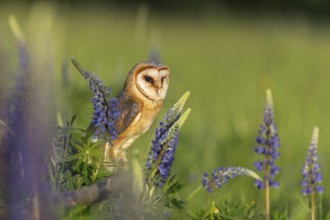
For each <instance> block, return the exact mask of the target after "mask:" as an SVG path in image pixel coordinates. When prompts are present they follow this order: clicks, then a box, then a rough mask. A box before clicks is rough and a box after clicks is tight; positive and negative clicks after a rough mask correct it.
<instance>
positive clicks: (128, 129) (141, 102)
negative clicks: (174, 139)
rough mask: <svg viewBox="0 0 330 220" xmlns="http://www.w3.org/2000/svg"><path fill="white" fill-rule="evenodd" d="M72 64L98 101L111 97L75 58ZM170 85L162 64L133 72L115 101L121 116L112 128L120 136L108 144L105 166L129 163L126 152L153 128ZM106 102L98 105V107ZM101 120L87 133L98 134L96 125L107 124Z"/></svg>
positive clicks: (138, 66)
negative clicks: (108, 163) (104, 96)
mask: <svg viewBox="0 0 330 220" xmlns="http://www.w3.org/2000/svg"><path fill="white" fill-rule="evenodd" d="M72 62H73V64H74V65H75V66H76V68H77V69H78V70H79V72H80V73H81V74H82V75H83V76H84V77H85V78H86V79H87V80H88V81H89V82H90V86H91V88H92V90H93V91H94V93H95V94H96V98H97V99H99V98H100V94H103V95H104V94H108V92H107V91H106V87H105V86H104V85H103V82H102V81H100V80H99V79H97V77H95V76H94V75H93V74H92V73H90V72H88V71H87V70H85V69H84V68H82V67H81V66H80V64H79V62H78V61H77V60H76V59H75V58H72ZM168 84H169V68H168V67H167V66H165V65H163V64H161V63H159V62H142V63H138V64H136V65H135V66H134V67H133V68H132V70H131V71H130V72H129V73H128V76H127V78H126V82H125V85H124V87H123V89H122V91H121V92H120V93H119V94H118V95H117V96H116V97H115V99H116V100H117V106H116V110H117V112H119V116H118V115H117V117H116V118H115V119H113V124H112V125H111V126H113V128H114V129H115V131H116V133H117V134H118V135H117V138H114V139H112V140H111V143H109V142H107V143H106V144H105V155H104V160H105V162H108V161H110V163H111V162H118V161H127V159H126V149H127V148H128V147H129V146H130V145H131V144H132V143H133V142H134V141H135V140H136V139H137V138H138V137H139V136H141V135H142V134H144V133H145V132H146V131H147V130H148V129H149V128H150V126H151V124H152V123H153V121H154V120H155V118H156V116H157V115H158V113H159V111H160V110H161V108H162V106H163V102H164V99H165V96H166V92H167V88H168ZM104 101H105V100H104V99H102V100H101V101H96V104H97V105H98V104H100V103H103V102H104ZM94 104H95V103H94ZM101 105H104V104H101ZM97 108H98V107H97ZM94 110H95V106H94ZM94 116H95V113H94ZM103 116H104V114H103ZM100 119H102V118H100V116H99V115H98V114H96V117H94V118H93V120H94V121H93V120H92V122H91V123H90V125H89V127H88V129H87V131H88V133H91V134H93V133H95V130H96V129H97V127H96V124H100V123H104V122H100V121H99V120H100ZM106 135H107V134H106Z"/></svg>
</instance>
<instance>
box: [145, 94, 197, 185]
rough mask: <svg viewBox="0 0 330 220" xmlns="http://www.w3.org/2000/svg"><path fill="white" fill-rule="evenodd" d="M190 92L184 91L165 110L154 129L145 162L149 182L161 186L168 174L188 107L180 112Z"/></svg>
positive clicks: (188, 111) (187, 113)
mask: <svg viewBox="0 0 330 220" xmlns="http://www.w3.org/2000/svg"><path fill="white" fill-rule="evenodd" d="M189 94H190V92H186V93H185V94H184V95H183V96H182V97H181V98H180V100H179V101H178V102H177V103H176V104H175V105H174V106H173V107H172V108H171V109H170V110H169V111H168V112H167V114H166V115H165V117H164V119H165V120H164V121H162V122H160V126H159V127H158V128H157V129H156V134H155V138H154V139H153V140H152V146H151V150H150V152H149V156H148V158H147V163H146V180H147V182H148V183H149V184H151V183H153V184H155V185H156V186H159V187H163V186H164V184H165V182H166V180H167V179H168V177H169V176H170V171H171V167H172V163H173V160H174V155H175V152H176V147H177V144H178V140H179V132H180V128H181V127H182V125H183V123H184V122H185V120H186V119H187V117H188V115H189V113H190V111H191V110H190V109H187V110H186V111H185V112H184V113H183V114H181V112H182V110H183V107H184V104H185V102H186V100H187V99H188V97H189Z"/></svg>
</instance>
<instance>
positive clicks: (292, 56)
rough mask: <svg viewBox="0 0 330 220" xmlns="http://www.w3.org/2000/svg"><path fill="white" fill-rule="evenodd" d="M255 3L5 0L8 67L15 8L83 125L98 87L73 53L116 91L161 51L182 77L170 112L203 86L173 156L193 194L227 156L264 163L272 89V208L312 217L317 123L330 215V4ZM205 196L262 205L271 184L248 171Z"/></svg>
mask: <svg viewBox="0 0 330 220" xmlns="http://www.w3.org/2000/svg"><path fill="white" fill-rule="evenodd" d="M132 2H133V3H132ZM253 2H254V3H253V4H252V5H250V6H245V7H243V6H244V5H243V6H242V7H240V1H236V3H237V4H233V5H230V4H226V2H225V1H222V2H221V3H223V4H220V3H218V2H216V1H210V2H209V4H208V5H204V4H202V3H201V1H194V4H192V3H191V4H190V3H187V2H185V1H182V2H181V3H182V4H181V6H180V7H177V8H176V7H175V5H173V6H172V7H170V5H167V4H166V3H165V2H164V1H158V2H156V3H157V4H156V3H153V2H151V1H150V2H149V3H148V2H145V3H140V2H138V1H131V2H130V1H125V3H124V4H118V3H117V4H110V3H105V2H98V3H97V4H96V3H95V4H90V3H88V2H82V3H81V4H80V3H79V2H78V1H70V2H64V1H63V2H61V3H54V2H53V3H49V2H27V1H20V2H16V3H11V4H9V3H1V7H0V53H1V60H2V62H1V65H2V67H1V68H2V70H4V69H6V70H7V71H8V72H9V73H10V72H11V71H12V70H15V66H16V65H17V52H16V49H15V42H14V39H13V37H12V35H11V33H10V31H9V28H8V24H7V20H8V16H9V15H11V14H12V15H15V16H16V18H17V20H18V22H19V23H20V25H21V27H22V30H23V32H24V34H25V36H26V39H27V43H28V46H29V48H30V50H31V54H33V56H35V57H34V59H35V60H38V61H40V62H43V60H44V59H46V58H45V57H47V59H48V60H51V63H50V64H51V65H50V67H49V71H50V72H52V73H53V79H54V88H53V89H54V102H55V103H56V106H57V107H56V111H57V112H59V113H60V114H61V115H62V117H63V120H65V121H66V120H69V119H70V117H71V116H72V115H73V114H77V116H78V120H77V124H76V125H77V126H80V127H83V128H85V127H87V125H88V124H89V120H90V119H91V115H92V105H91V102H90V100H91V97H92V93H91V92H90V90H89V87H88V83H87V82H86V81H85V80H84V79H83V78H82V77H81V76H80V75H79V73H78V72H77V71H76V70H75V69H74V68H73V66H72V65H71V63H70V62H69V58H70V57H71V56H75V57H76V58H77V59H78V60H79V61H80V62H81V64H82V65H83V66H84V67H85V68H86V69H88V70H90V71H91V72H93V73H95V74H96V75H98V76H99V78H101V79H103V80H104V81H105V84H106V85H107V86H109V87H111V88H112V89H113V93H112V94H114V95H115V94H117V93H118V92H119V91H120V90H121V88H122V86H123V83H124V81H125V79H126V75H127V73H128V71H129V70H130V69H131V67H132V66H133V65H134V64H136V63H137V62H139V61H143V60H146V59H148V57H149V56H150V54H152V53H159V54H160V56H161V58H162V60H163V62H164V63H165V64H167V65H168V66H169V67H170V70H171V79H170V87H169V91H168V95H167V98H166V103H165V106H164V109H163V111H162V112H161V114H160V116H159V117H158V121H159V120H160V119H162V116H163V115H164V113H165V112H166V110H167V109H168V108H169V107H170V106H171V105H172V104H173V103H174V102H175V101H176V100H177V99H178V98H179V97H180V96H181V95H182V94H183V93H184V92H185V91H186V90H190V91H191V93H192V94H191V97H190V99H189V100H188V102H187V106H188V107H191V108H192V114H191V115H190V117H189V119H188V120H187V122H186V124H185V125H184V127H183V128H182V133H181V137H180V141H179V146H178V150H177V155H176V160H175V162H174V167H173V173H175V174H177V176H178V177H179V178H180V179H181V180H183V181H184V182H186V183H188V186H187V188H186V189H185V191H184V192H183V194H187V195H188V194H189V193H190V192H191V191H192V190H194V189H195V188H196V187H197V186H199V185H200V182H201V174H202V172H203V171H207V172H210V171H211V170H212V169H214V168H216V167H219V166H220V165H222V166H245V167H248V168H251V169H254V167H253V163H254V162H255V161H256V160H257V159H258V158H260V157H259V156H258V155H256V154H255V153H254V147H255V145H256V143H255V138H256V136H257V130H258V128H259V124H260V123H261V122H262V119H263V108H264V102H265V89H267V88H270V89H272V91H273V97H274V104H275V120H276V123H277V125H278V128H279V135H280V138H281V144H282V146H281V149H280V152H281V157H280V159H279V160H278V165H279V166H280V167H281V172H280V174H279V175H278V180H279V181H280V183H281V187H280V188H279V189H278V190H272V191H271V196H272V198H271V199H272V208H273V210H274V211H278V212H280V213H283V212H285V211H287V212H288V216H289V217H290V219H304V218H307V216H308V208H307V205H308V201H307V198H304V197H302V195H301V193H300V190H301V186H300V181H301V180H302V176H301V169H302V165H303V163H304V160H305V157H306V153H307V148H308V146H309V142H310V139H311V135H312V130H313V127H314V126H316V125H317V126H319V127H320V144H319V155H320V157H319V162H320V164H321V166H322V167H321V170H322V172H323V174H324V186H325V193H324V195H323V212H324V219H326V218H327V217H326V216H327V215H328V219H330V217H329V216H330V193H329V189H328V186H329V185H330V174H328V173H327V172H328V168H329V167H330V161H329V160H328V155H329V154H330V148H329V147H330V138H329V136H328V133H329V132H330V124H329V119H330V116H329V112H330V102H329V94H330V86H329V84H330V26H329V24H330V23H329V20H327V12H328V11H327V10H326V9H327V7H329V3H328V2H326V1H318V2H319V5H313V4H312V1H303V2H304V4H303V3H301V4H298V3H297V4H294V2H291V1H289V3H287V5H288V6H287V7H284V6H283V7H282V6H281V5H280V6H278V5H275V6H274V7H273V8H272V7H270V8H269V9H265V10H263V9H264V7H266V6H267V5H266V6H265V5H264V3H259V4H258V2H257V1H253ZM130 3H132V4H130ZM172 3H173V2H172ZM282 3H283V2H282ZM173 4H174V3H173ZM279 4H280V3H279ZM283 4H284V3H283ZM187 5H189V7H185V6H187ZM253 6H256V7H255V8H253ZM276 6H278V7H276ZM251 8H252V9H251ZM250 9H251V10H250ZM284 9H287V10H284ZM296 9H297V10H296ZM298 9H299V10H298ZM182 11H183V12H182ZM46 71H48V70H46ZM45 74H46V73H45ZM8 77H9V78H11V77H13V76H11V75H10V74H9V75H8ZM1 80H4V81H3V82H5V80H6V79H1ZM3 82H2V83H3ZM55 117H56V116H55V115H54V118H55ZM156 126H157V123H155V124H154V126H153V128H151V129H150V130H149V131H148V132H147V134H145V135H143V136H142V137H140V138H139V140H137V141H136V142H135V143H134V145H133V146H132V147H131V148H130V150H129V151H130V152H129V154H130V155H131V156H134V155H137V156H139V157H141V159H142V158H145V157H146V154H147V151H148V149H149V147H150V139H151V138H152V136H153V135H154V128H155V127H156ZM142 161H143V160H142ZM198 198H199V199H197V200H196V201H193V202H192V203H193V204H192V205H193V206H196V207H203V206H205V207H206V205H207V204H209V203H210V202H211V201H212V200H216V201H223V200H224V199H225V198H227V199H228V200H229V201H237V200H239V201H243V202H246V203H253V202H256V203H257V204H258V205H260V206H261V207H262V204H263V198H264V194H263V193H261V192H259V191H258V190H257V189H256V188H255V187H254V186H253V180H252V179H250V178H247V177H239V178H237V179H235V180H233V181H231V182H230V183H229V184H228V185H226V186H224V187H223V189H221V190H218V192H217V193H215V194H212V195H209V194H208V193H207V192H206V191H203V192H200V193H199V194H198ZM327 213H329V214H327Z"/></svg>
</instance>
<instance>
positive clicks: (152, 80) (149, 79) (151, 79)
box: [144, 76, 154, 83]
mask: <svg viewBox="0 0 330 220" xmlns="http://www.w3.org/2000/svg"><path fill="white" fill-rule="evenodd" d="M144 79H145V80H146V81H147V82H150V83H153V82H154V79H153V78H152V77H150V76H145V77H144Z"/></svg>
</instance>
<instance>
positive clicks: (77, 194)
mask: <svg viewBox="0 0 330 220" xmlns="http://www.w3.org/2000/svg"><path fill="white" fill-rule="evenodd" d="M131 183H132V181H131V174H130V173H129V172H128V171H125V172H123V173H120V174H118V175H116V176H113V177H110V178H107V179H105V180H103V181H100V182H98V183H94V184H92V185H90V186H87V187H82V188H80V189H77V190H75V191H71V192H65V193H62V195H61V196H60V197H59V198H58V202H59V203H60V204H61V205H63V206H64V207H65V208H72V207H75V206H77V205H89V204H92V203H95V202H98V201H100V200H103V199H106V198H107V197H108V196H109V195H116V194H118V193H120V192H124V191H127V190H131V188H132V186H131Z"/></svg>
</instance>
